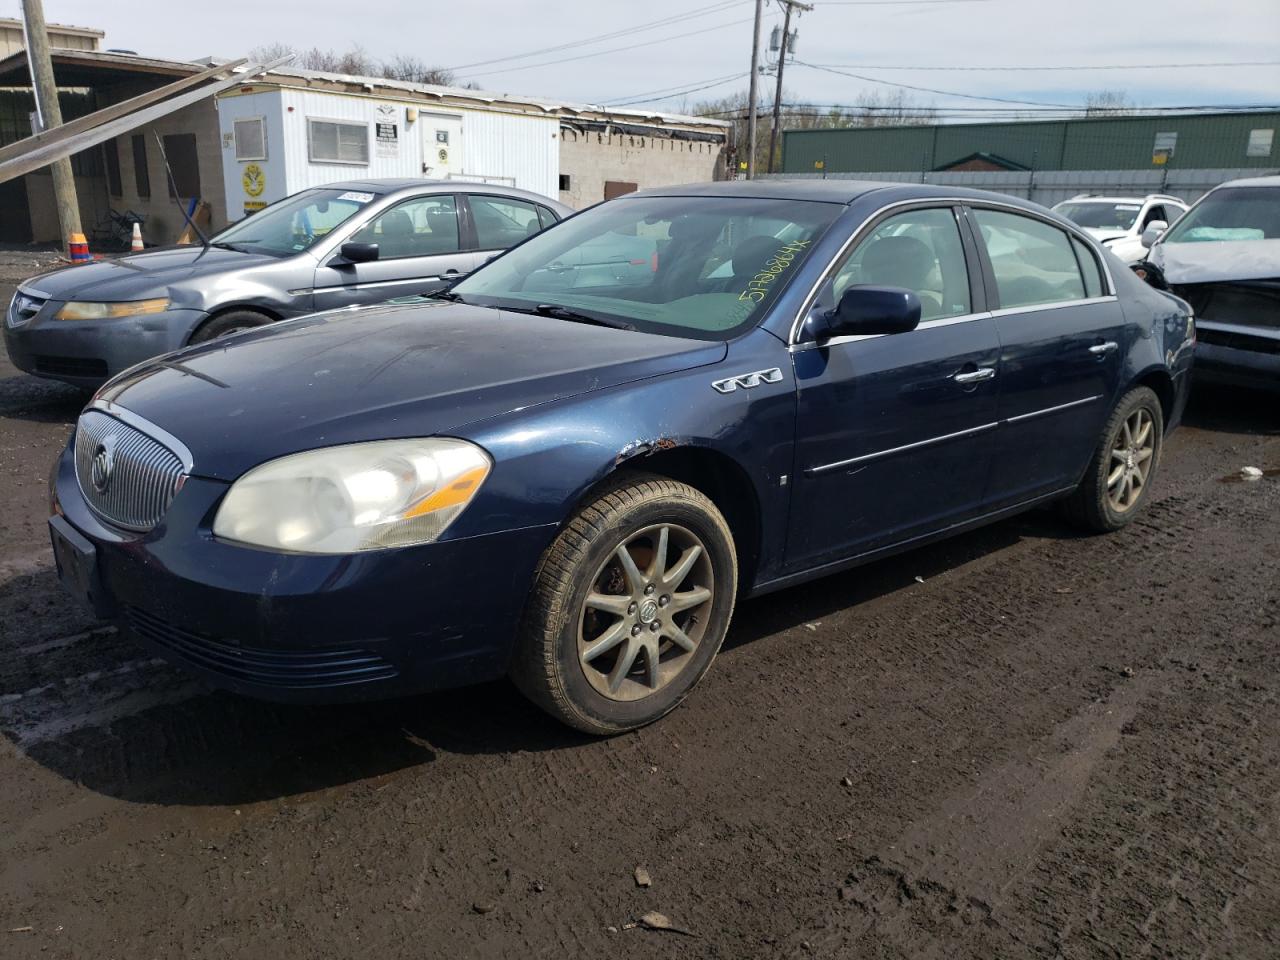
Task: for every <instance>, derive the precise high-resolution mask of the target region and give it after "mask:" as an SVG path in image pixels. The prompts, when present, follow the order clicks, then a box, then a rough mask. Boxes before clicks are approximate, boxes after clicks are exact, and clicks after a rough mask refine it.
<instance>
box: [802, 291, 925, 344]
mask: <svg viewBox="0 0 1280 960" xmlns="http://www.w3.org/2000/svg"><path fill="white" fill-rule="evenodd" d="M825 319H826V322H827V329H826V331H825V333H826V336H827V337H849V336H869V335H871V334H880V333H908V332H910V331H912V330H914V329H915V328H916V327H918V326H919V325H920V298H919V297H918V296H916V295H915V293H914V292H913V291H911V290H906V289H904V288H902V287H861V286H854V287H850V288H849V289H848V290H846V291H845V292H844V295H843V296H842V297H841V298H840V303H839V304H838V305H837V306H836V308H835V309H834V310H832V311H831V312H830V313H828V314H827V316H826V318H825Z"/></svg>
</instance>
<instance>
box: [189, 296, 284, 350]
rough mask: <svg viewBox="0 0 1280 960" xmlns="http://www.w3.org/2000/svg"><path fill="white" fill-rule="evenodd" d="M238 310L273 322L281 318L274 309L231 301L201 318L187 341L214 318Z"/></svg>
mask: <svg viewBox="0 0 1280 960" xmlns="http://www.w3.org/2000/svg"><path fill="white" fill-rule="evenodd" d="M239 311H243V312H245V313H256V314H259V315H260V316H263V317H266V318H267V319H268V320H270V321H271V322H272V323H275V322H276V321H277V320H280V319H282V318H281V316H280V314H278V313H276V312H275V311H274V310H269V309H267V308H266V307H259V306H252V305H249V304H242V303H233V304H230V305H229V306H225V307H219V308H218V309H217V310H214V311H213V312H212V313H210V314H209V315H208V316H207V317H205V318H204V319H203V320H201V321H200V323H199V324H197V325H196V327H195V329H194V330H192V331H191V332H190V333H189V334H187V343H191V341H192V340H193V339H194V338H195V335H196V334H197V333H199V332H200V331H201V330H203V329H204V328H205V327H207V326H208V325H209V324H210V323H212V322H213V321H214V320H217V319H218V318H219V317H223V316H226V315H227V314H228V313H236V312H239Z"/></svg>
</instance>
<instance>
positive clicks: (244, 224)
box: [210, 190, 377, 257]
mask: <svg viewBox="0 0 1280 960" xmlns="http://www.w3.org/2000/svg"><path fill="white" fill-rule="evenodd" d="M376 199H377V194H373V193H363V192H361V191H359V190H305V191H303V192H302V193H298V194H294V195H293V196H292V197H285V198H284V199H283V200H280V201H278V202H276V203H273V204H271V206H269V207H265V208H264V209H262V210H259V211H258V212H257V213H255V214H252V215H250V216H248V217H246V218H245V219H243V220H241V221H240V222H239V223H236V224H233V225H232V226H230V227H227V229H226V230H223V231H222V232H221V233H219V234H218V235H217V236H215V237H213V238H212V240H211V241H210V242H211V243H213V244H215V245H218V246H227V247H232V248H234V249H236V250H244V251H246V252H248V253H266V254H271V255H272V256H278V257H291V256H293V255H294V254H295V253H301V252H302V251H304V250H309V249H310V248H311V247H312V246H314V245H315V244H316V243H318V242H319V241H321V240H323V239H324V237H325V235H326V234H328V233H329V231H331V230H333V229H334V228H335V227H337V226H338V225H340V224H342V223H345V222H346V221H347V220H350V219H351V217H352V216H354V215H355V214H356V212H357V211H359V210H360V209H361V208H362V207H365V206H367V205H368V204H370V203H372V202H373V201H374V200H376Z"/></svg>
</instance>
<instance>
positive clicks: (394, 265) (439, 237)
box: [315, 193, 478, 310]
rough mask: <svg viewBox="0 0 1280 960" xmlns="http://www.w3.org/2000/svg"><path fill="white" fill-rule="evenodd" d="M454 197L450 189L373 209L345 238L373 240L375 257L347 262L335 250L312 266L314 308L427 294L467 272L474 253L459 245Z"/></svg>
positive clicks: (456, 205) (474, 259)
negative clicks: (445, 191)
mask: <svg viewBox="0 0 1280 960" xmlns="http://www.w3.org/2000/svg"><path fill="white" fill-rule="evenodd" d="M460 238H461V231H460V229H459V220H458V202H457V198H456V197H455V196H453V195H452V194H438V193H433V194H427V195H425V196H421V197H413V198H412V199H409V200H405V201H403V202H401V203H398V204H396V205H395V206H394V207H391V208H389V209H387V210H384V211H383V212H382V213H380V214H378V215H377V216H376V217H374V218H373V219H372V220H370V221H369V222H368V223H366V224H365V225H364V226H362V227H359V228H357V229H356V230H355V231H354V232H353V233H352V234H351V235H350V236H348V237H346V238H345V240H344V242H346V241H354V242H358V243H376V244H377V245H378V259H376V260H372V261H369V262H367V263H348V262H347V261H346V260H345V259H344V258H343V257H342V256H341V255H340V254H339V253H338V252H337V251H336V250H335V252H334V253H333V254H331V255H330V257H329V259H328V260H326V261H325V263H323V264H321V265H320V266H319V267H317V268H316V282H315V308H316V309H317V310H330V309H333V308H335V307H343V306H348V305H350V304H357V303H378V302H380V301H382V300H390V299H392V298H394V297H407V296H413V295H415V294H424V293H432V292H434V291H436V290H440V289H443V288H444V287H445V286H446V285H448V284H449V283H451V282H453V281H454V280H456V279H457V278H458V277H459V276H461V275H462V274H466V273H469V272H470V271H471V269H472V267H473V266H474V265H475V264H476V262H477V259H478V258H477V255H476V254H475V253H473V252H464V251H462V250H461V249H460V248H461V247H462V246H463V244H462V243H461V240H460Z"/></svg>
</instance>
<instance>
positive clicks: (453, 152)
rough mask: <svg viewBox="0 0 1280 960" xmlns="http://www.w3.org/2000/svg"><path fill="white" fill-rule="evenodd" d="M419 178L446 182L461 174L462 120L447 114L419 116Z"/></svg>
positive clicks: (422, 114) (423, 114)
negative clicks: (420, 155) (420, 132)
mask: <svg viewBox="0 0 1280 960" xmlns="http://www.w3.org/2000/svg"><path fill="white" fill-rule="evenodd" d="M418 126H419V127H421V129H422V175H423V176H424V177H430V178H431V179H433V180H447V179H449V178H450V177H453V176H457V175H458V174H460V173H462V118H461V117H459V116H451V115H449V114H436V113H421V114H419V115H418Z"/></svg>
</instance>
